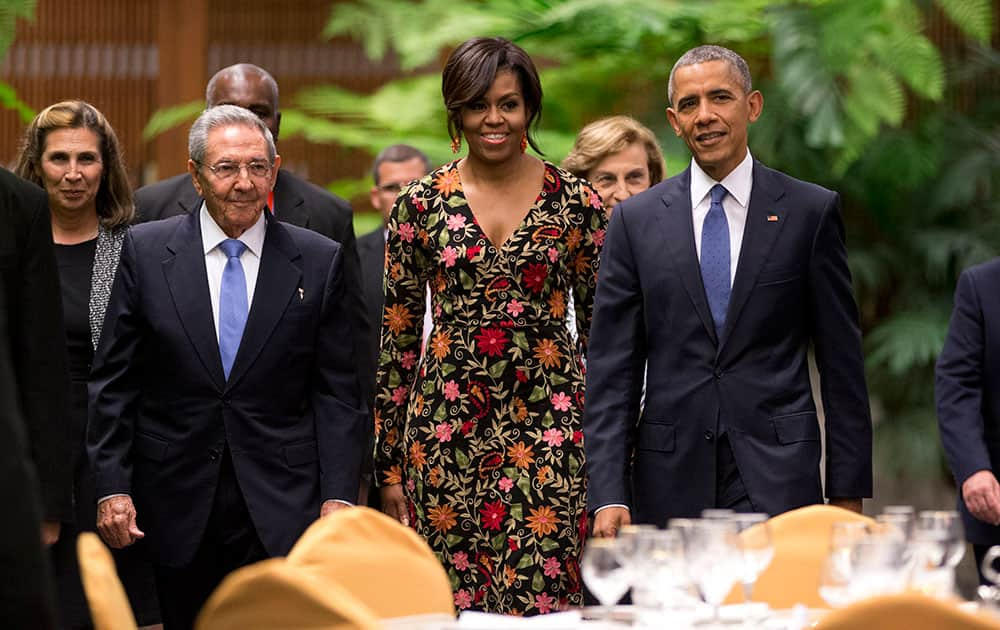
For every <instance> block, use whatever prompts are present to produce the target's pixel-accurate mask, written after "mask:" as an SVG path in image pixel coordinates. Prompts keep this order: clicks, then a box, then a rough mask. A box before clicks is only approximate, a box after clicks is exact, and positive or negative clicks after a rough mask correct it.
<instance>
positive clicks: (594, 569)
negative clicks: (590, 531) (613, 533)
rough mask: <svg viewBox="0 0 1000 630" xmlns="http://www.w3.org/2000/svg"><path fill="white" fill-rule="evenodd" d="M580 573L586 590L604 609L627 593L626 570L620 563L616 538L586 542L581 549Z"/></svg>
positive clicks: (595, 539) (593, 539)
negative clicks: (588, 590)
mask: <svg viewBox="0 0 1000 630" xmlns="http://www.w3.org/2000/svg"><path fill="white" fill-rule="evenodd" d="M580 571H581V573H582V574H583V581H584V582H585V583H586V584H587V588H589V589H590V592H591V593H593V594H594V597H596V598H597V601H599V602H601V606H602V607H604V608H609V607H611V606H613V605H615V604H617V603H618V600H620V599H621V598H622V595H624V594H625V593H626V592H627V591H628V587H629V575H628V569H626V568H625V566H624V564H623V563H622V561H621V556H620V554H619V550H618V540H617V539H616V538H591V539H590V540H588V541H587V544H586V546H585V547H584V549H583V560H582V563H581V565H580Z"/></svg>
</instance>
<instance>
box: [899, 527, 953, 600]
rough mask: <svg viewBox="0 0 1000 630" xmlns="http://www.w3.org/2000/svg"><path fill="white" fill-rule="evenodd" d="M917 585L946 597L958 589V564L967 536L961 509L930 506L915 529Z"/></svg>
mask: <svg viewBox="0 0 1000 630" xmlns="http://www.w3.org/2000/svg"><path fill="white" fill-rule="evenodd" d="M913 550H914V563H915V567H914V572H913V580H912V582H913V587H914V588H915V589H917V590H920V591H923V592H925V593H927V594H930V595H937V596H942V597H946V596H948V595H950V594H951V593H953V592H954V589H955V567H956V566H958V563H959V562H960V561H961V560H962V556H963V555H965V536H964V533H963V530H962V521H961V519H960V518H959V515H958V512H955V511H953V510H927V511H924V512H920V514H919V515H918V516H917V521H916V524H915V525H914V529H913Z"/></svg>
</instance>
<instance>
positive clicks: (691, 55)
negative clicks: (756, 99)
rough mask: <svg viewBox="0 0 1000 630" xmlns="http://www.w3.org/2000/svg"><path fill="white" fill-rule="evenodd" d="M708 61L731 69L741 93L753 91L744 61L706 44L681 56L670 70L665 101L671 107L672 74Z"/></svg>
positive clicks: (748, 68)
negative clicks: (738, 82)
mask: <svg viewBox="0 0 1000 630" xmlns="http://www.w3.org/2000/svg"><path fill="white" fill-rule="evenodd" d="M708 61H725V62H726V63H727V64H729V67H730V68H732V70H733V72H735V74H736V78H737V79H739V81H740V83H741V84H742V86H743V93H744V94H749V93H750V92H752V91H753V81H752V80H751V78H750V66H748V65H747V62H746V59H744V58H743V57H740V56H739V54H737V53H736V52H733V51H732V50H729V49H728V48H724V47H722V46H715V45H712V44H706V45H704V46H698V47H696V48H692V49H691V50H689V51H687V52H686V53H684V54H683V55H681V58H680V59H678V60H677V62H676V63H675V64H674V67H673V68H671V69H670V78H668V79H667V100H668V101H670V105H671V106H673V104H674V73H675V72H677V69H678V68H683V67H685V66H693V65H695V64H698V63H706V62H708Z"/></svg>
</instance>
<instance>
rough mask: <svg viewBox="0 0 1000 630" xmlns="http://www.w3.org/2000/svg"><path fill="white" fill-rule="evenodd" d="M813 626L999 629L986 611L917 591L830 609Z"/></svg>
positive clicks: (836, 629)
mask: <svg viewBox="0 0 1000 630" xmlns="http://www.w3.org/2000/svg"><path fill="white" fill-rule="evenodd" d="M816 628H817V630H869V629H872V628H877V629H878V630H1000V620H998V618H997V617H994V616H993V615H992V614H990V613H984V612H966V611H964V610H962V609H961V608H959V606H958V602H956V601H954V600H941V599H935V598H933V597H928V596H927V595H922V594H920V593H901V594H898V595H883V596H879V597H873V598H871V599H866V600H863V601H860V602H856V603H854V604H851V605H850V606H847V607H845V608H841V609H839V610H834V611H831V612H830V613H827V614H826V615H824V616H823V617H822V618H820V620H819V623H818V624H817V625H816Z"/></svg>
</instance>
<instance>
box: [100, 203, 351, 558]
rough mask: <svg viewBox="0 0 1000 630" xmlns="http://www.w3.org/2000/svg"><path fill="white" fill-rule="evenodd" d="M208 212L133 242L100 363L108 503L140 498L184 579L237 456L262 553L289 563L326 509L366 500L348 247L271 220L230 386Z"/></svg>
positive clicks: (170, 222) (157, 227)
mask: <svg viewBox="0 0 1000 630" xmlns="http://www.w3.org/2000/svg"><path fill="white" fill-rule="evenodd" d="M198 216H199V214H198V213H197V212H195V213H192V214H190V215H185V216H178V217H174V218H171V219H167V220H164V221H156V222H152V223H146V224H143V225H139V226H136V227H134V228H132V232H131V234H130V235H129V237H128V238H126V241H125V244H124V247H123V250H122V256H121V263H120V265H119V269H118V275H117V277H116V278H115V283H114V288H113V289H112V295H111V300H110V303H109V305H108V311H107V315H106V318H105V326H104V331H103V333H102V336H101V340H100V343H99V345H98V348H97V352H96V355H95V358H94V366H93V370H92V373H91V382H90V423H89V427H88V451H89V453H90V457H91V461H92V462H93V466H94V471H95V483H96V493H97V496H99V497H101V496H106V495H109V494H114V493H120V492H125V493H129V494H131V495H132V497H133V501H134V503H135V505H136V510H137V515H138V516H137V519H138V524H139V527H140V528H142V529H144V531H145V532H146V538H147V540H148V542H149V543H150V547H151V549H152V552H153V554H154V558H155V560H156V562H157V563H158V564H163V565H166V566H181V565H184V564H187V563H188V562H189V561H190V560H191V558H192V556H193V554H194V552H195V550H196V549H197V547H198V543H199V542H200V540H201V537H202V533H203V531H204V529H205V526H206V523H207V520H208V516H209V512H210V510H211V505H212V499H213V495H214V493H215V486H216V483H217V480H218V473H219V458H220V454H221V453H222V450H223V448H228V449H229V452H230V453H231V456H232V460H233V467H234V469H235V471H236V477H237V479H238V480H239V484H240V488H241V489H242V491H243V495H244V498H245V499H246V503H247V507H248V508H249V511H250V515H251V517H252V519H253V523H254V525H255V526H256V529H257V533H258V535H259V537H260V540H261V542H262V543H263V544H264V547H265V549H267V551H268V553H270V554H271V555H276V556H277V555H284V554H286V553H287V552H288V550H289V549H290V548H291V546H292V544H293V543H294V542H295V540H296V539H297V538H298V536H299V535H300V534H301V533H302V532H303V531H304V530H305V528H306V527H307V526H308V525H309V524H310V523H311V522H312V521H313V520H315V519H316V518H317V517H318V516H319V509H320V505H321V503H322V501H324V500H326V499H343V500H347V501H352V502H353V501H355V500H356V499H357V491H358V483H359V474H360V473H359V470H360V466H361V455H362V448H363V445H364V440H365V434H366V431H365V425H366V414H365V413H364V405H363V402H362V400H361V396H360V393H359V390H358V384H357V378H356V372H355V366H354V357H352V352H353V347H352V345H351V344H350V343H345V340H347V339H351V338H352V337H353V335H354V331H353V330H352V328H351V323H350V320H349V319H348V317H347V312H346V309H347V302H346V301H345V300H344V282H343V262H342V249H341V247H340V245H338V244H337V243H334V242H333V241H330V240H329V239H327V238H324V237H322V236H320V235H317V234H316V233H314V232H310V231H308V230H303V229H301V228H297V227H294V226H290V225H287V224H284V223H281V222H279V221H276V220H274V219H272V218H270V216H269V217H268V219H267V221H268V223H267V235H266V237H265V240H264V248H263V252H262V255H261V261H260V271H259V276H258V279H257V285H256V289H255V293H254V299H253V304H252V305H251V308H250V313H249V316H248V319H247V324H246V329H245V331H244V334H243V341H242V343H241V345H240V349H239V351H238V353H237V355H236V359H235V363H234V364H233V369H232V372H231V374H230V378H229V380H228V381H226V380H225V379H224V377H223V372H222V363H221V359H220V358H219V346H218V340H217V336H216V332H215V327H214V325H213V318H212V310H211V308H212V307H211V299H210V297H209V294H208V284H207V282H206V280H205V278H206V275H205V274H206V272H205V257H204V253H203V251H202V241H201V228H200V224H199V220H198Z"/></svg>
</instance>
